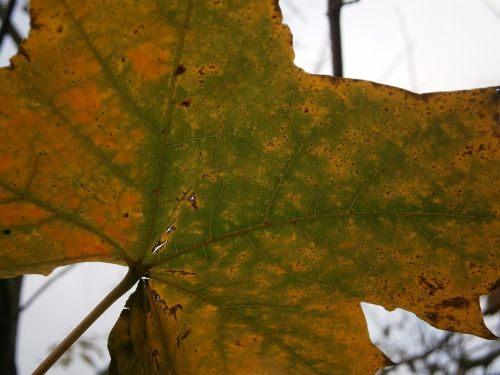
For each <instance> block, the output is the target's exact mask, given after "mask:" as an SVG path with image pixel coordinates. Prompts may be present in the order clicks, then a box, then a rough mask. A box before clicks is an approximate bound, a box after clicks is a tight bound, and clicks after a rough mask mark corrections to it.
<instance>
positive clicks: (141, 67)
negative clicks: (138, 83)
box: [127, 42, 172, 80]
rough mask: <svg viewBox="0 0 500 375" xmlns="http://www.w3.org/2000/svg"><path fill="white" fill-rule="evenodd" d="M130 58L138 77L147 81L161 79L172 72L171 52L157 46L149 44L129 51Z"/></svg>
mask: <svg viewBox="0 0 500 375" xmlns="http://www.w3.org/2000/svg"><path fill="white" fill-rule="evenodd" d="M127 55H128V58H129V59H130V61H131V62H132V65H133V67H134V70H135V72H136V74H137V75H138V76H140V77H141V78H144V79H147V80H154V79H159V78H160V77H162V76H163V75H165V74H166V73H167V72H169V71H171V70H172V66H171V65H170V64H171V62H170V61H171V52H170V51H169V50H168V49H164V48H159V47H158V46H157V45H156V44H154V43H151V42H147V43H143V44H140V45H138V46H137V47H135V48H133V49H131V50H130V51H128V54H127Z"/></svg>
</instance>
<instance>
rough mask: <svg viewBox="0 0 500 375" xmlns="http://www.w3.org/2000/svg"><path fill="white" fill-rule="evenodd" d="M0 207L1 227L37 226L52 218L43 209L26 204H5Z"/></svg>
mask: <svg viewBox="0 0 500 375" xmlns="http://www.w3.org/2000/svg"><path fill="white" fill-rule="evenodd" d="M0 207H1V211H2V214H1V215H0V226H9V225H30V224H36V223H37V222H39V221H40V220H43V219H46V218H48V217H49V216H50V213H49V212H48V211H46V210H44V209H43V208H40V207H38V206H36V205H34V204H31V203H26V202H13V203H5V204H2V205H1V206H0Z"/></svg>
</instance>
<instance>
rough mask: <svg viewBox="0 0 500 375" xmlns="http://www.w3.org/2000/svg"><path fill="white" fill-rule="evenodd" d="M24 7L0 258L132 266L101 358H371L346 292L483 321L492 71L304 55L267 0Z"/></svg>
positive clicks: (4, 95) (495, 108) (7, 118)
mask: <svg viewBox="0 0 500 375" xmlns="http://www.w3.org/2000/svg"><path fill="white" fill-rule="evenodd" d="M31 8H32V18H33V24H32V28H33V31H32V32H31V34H30V37H29V39H28V42H27V43H25V44H24V45H23V47H22V52H21V53H20V54H19V55H18V56H17V57H16V58H14V59H13V62H12V66H11V68H9V69H3V70H0V79H1V82H2V85H1V87H0V102H1V103H2V105H1V108H0V126H1V135H2V137H1V138H0V147H1V150H2V151H1V154H0V204H1V211H0V229H1V234H0V241H1V245H0V249H1V255H0V268H1V271H0V272H1V275H2V276H14V275H17V274H20V273H27V272H31V273H32V272H38V273H48V272H50V271H51V270H52V269H53V268H54V267H57V266H60V265H63V264H68V263H74V262H81V261H106V262H112V263H118V264H127V265H129V266H130V267H132V268H134V269H139V270H142V273H143V275H144V276H147V278H145V279H144V280H143V281H141V282H140V283H139V285H138V287H137V290H136V292H135V293H134V294H133V295H132V296H131V297H130V300H129V302H128V306H127V308H126V309H124V311H123V313H122V315H121V317H120V319H119V321H118V323H117V325H116V326H115V328H114V330H113V332H112V335H111V337H110V351H111V355H112V366H111V370H112V372H114V373H133V374H138V373H144V374H150V373H161V374H165V373H170V374H199V373H204V374H205V373H206V374H209V373H214V374H215V373H217V374H220V373H227V374H273V375H274V374H332V373H340V374H348V373H352V374H365V373H370V372H374V371H375V370H376V369H377V368H379V367H381V366H383V364H384V361H383V356H382V354H381V353H380V352H378V350H377V349H376V348H375V347H374V346H373V345H372V344H371V343H370V342H369V340H368V335H367V331H366V323H365V321H364V317H363V314H362V312H361V309H360V307H359V303H360V302H361V301H367V302H373V303H378V304H382V305H384V306H386V307H396V306H399V307H403V308H406V309H408V310H410V311H413V312H415V313H417V314H418V315H419V316H420V317H422V318H424V319H425V320H427V321H429V322H431V323H432V324H434V325H435V326H437V327H439V328H446V329H452V330H458V331H462V332H468V333H473V334H476V335H479V336H482V337H490V336H491V333H490V332H489V331H488V330H487V329H486V328H485V327H484V325H483V323H482V317H481V313H480V310H479V306H478V296H479V295H480V294H484V293H486V292H487V291H488V288H490V287H491V286H492V285H493V284H494V283H495V281H496V280H497V278H498V274H499V273H498V265H499V264H498V259H499V255H500V254H499V248H498V233H500V228H499V225H498V218H497V215H498V199H497V197H496V194H497V191H498V183H497V181H498V170H499V168H498V167H499V165H498V164H499V163H498V159H499V158H498V154H499V145H498V139H499V137H498V135H499V131H500V125H499V103H500V102H499V99H500V94H499V92H498V91H496V90H495V89H494V88H489V89H478V90H472V91H464V92H454V93H437V94H425V95H416V94H413V93H410V92H407V91H404V90H400V89H396V88H391V87H387V86H382V85H377V84H374V83H371V82H363V81H355V80H347V79H336V78H332V77H325V76H314V75H309V74H306V73H304V72H303V71H302V70H300V69H298V68H297V67H295V66H294V65H293V63H292V60H293V59H292V57H293V56H292V48H291V40H290V34H289V31H288V29H287V28H286V27H285V26H284V25H282V19H281V14H280V12H279V9H278V6H277V2H276V1H274V0H267V1H256V0H254V1H250V0H239V1H238V0H232V1H223V0H210V1H209V0H204V1H202V0H176V1H174V0H171V1H166V0H165V1H161V0H160V1H118V0H115V1H111V0H110V1H86V2H76V1H75V2H72V1H65V0H51V1H48V0H44V1H43V2H42V1H35V0H34V1H33V2H32V4H31Z"/></svg>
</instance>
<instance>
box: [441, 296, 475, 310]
mask: <svg viewBox="0 0 500 375" xmlns="http://www.w3.org/2000/svg"><path fill="white" fill-rule="evenodd" d="M440 305H441V306H443V307H454V308H456V309H462V308H464V307H467V306H469V305H470V301H469V300H468V299H466V298H464V297H453V298H449V299H445V300H444V301H443V302H441V303H440Z"/></svg>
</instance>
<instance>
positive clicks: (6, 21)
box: [0, 0, 16, 46]
mask: <svg viewBox="0 0 500 375" xmlns="http://www.w3.org/2000/svg"><path fill="white" fill-rule="evenodd" d="M15 6H16V0H10V1H9V4H7V10H6V11H5V12H2V26H1V27H0V46H1V45H2V43H3V40H4V38H5V36H6V35H7V34H8V33H9V30H10V29H11V27H12V26H11V25H12V24H11V22H10V19H11V17H12V12H13V11H14V8H15Z"/></svg>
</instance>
